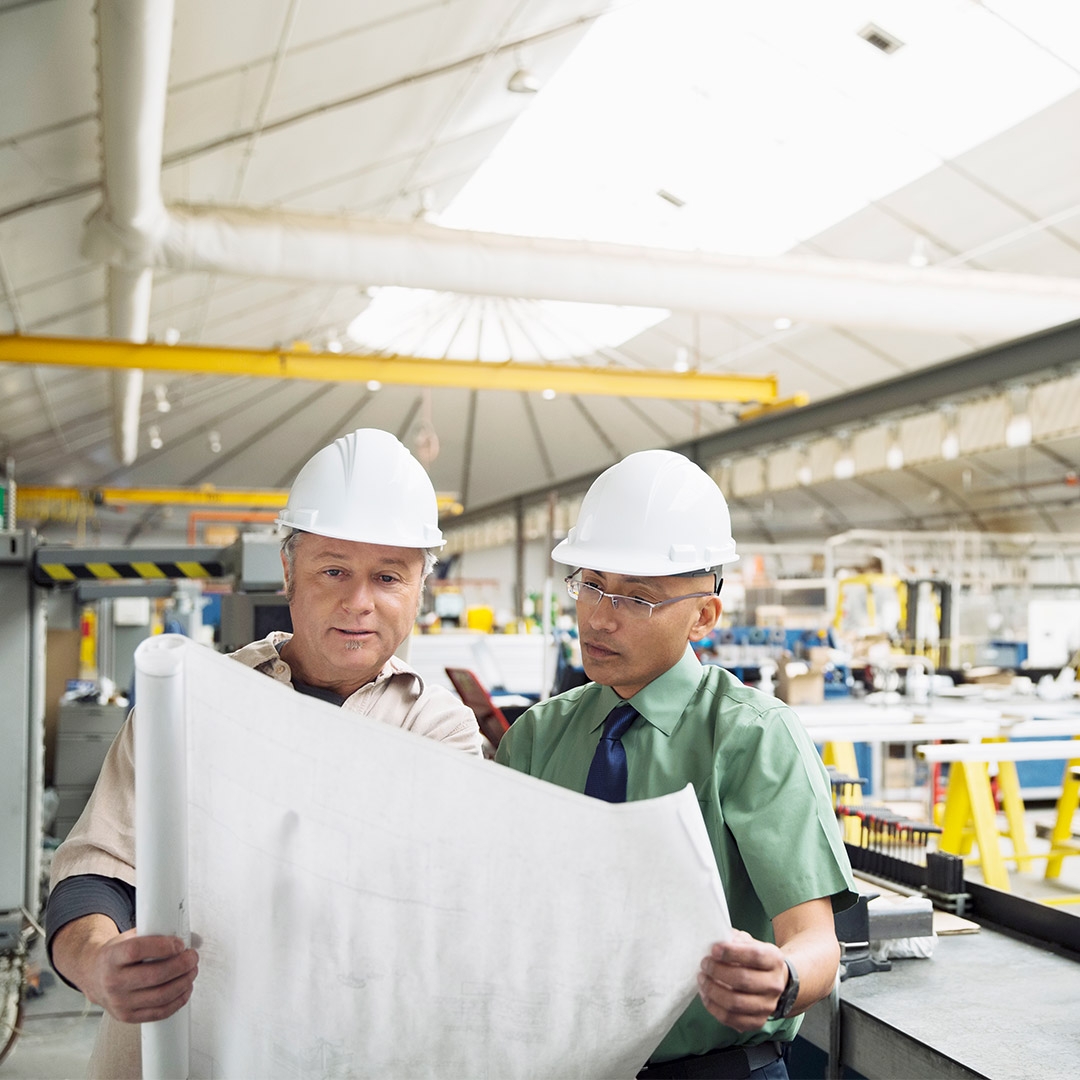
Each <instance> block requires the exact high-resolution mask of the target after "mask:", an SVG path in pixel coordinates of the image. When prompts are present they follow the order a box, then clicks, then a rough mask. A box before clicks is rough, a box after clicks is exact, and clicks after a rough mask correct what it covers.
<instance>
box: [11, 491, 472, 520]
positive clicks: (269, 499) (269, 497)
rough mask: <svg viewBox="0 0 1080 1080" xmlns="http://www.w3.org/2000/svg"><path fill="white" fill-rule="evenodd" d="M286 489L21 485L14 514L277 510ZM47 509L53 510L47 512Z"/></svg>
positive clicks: (447, 505)
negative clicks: (135, 507) (120, 509)
mask: <svg viewBox="0 0 1080 1080" xmlns="http://www.w3.org/2000/svg"><path fill="white" fill-rule="evenodd" d="M288 498H289V492H288V490H287V489H285V488H216V487H213V486H212V485H204V486H201V487H189V488H164V487H160V488H159V487H152V488H121V487H89V488H76V487H47V486H38V487H35V486H33V485H30V484H20V485H19V486H18V487H17V488H16V490H15V513H16V516H17V517H21V518H31V519H37V518H42V517H55V516H59V515H57V513H56V511H57V510H60V509H62V508H65V507H67V508H76V507H82V508H84V509H88V510H90V509H93V508H95V507H99V506H133V505H142V506H213V507H219V508H220V507H229V508H236V509H244V510H264V509H265V510H279V509H280V508H281V507H283V506H284V505H285V503H286V502H287V501H288ZM438 501H439V513H440V514H452V515H453V514H460V513H461V511H462V506H461V503H459V502H458V501H457V498H456V496H453V495H446V494H440V495H438ZM50 511H52V512H51V513H50Z"/></svg>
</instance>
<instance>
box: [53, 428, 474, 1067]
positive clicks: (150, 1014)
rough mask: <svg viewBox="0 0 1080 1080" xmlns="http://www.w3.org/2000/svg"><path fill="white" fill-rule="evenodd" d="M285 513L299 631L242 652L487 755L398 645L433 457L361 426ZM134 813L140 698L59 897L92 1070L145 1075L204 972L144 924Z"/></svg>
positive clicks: (305, 474) (286, 677)
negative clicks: (153, 1028) (95, 1008)
mask: <svg viewBox="0 0 1080 1080" xmlns="http://www.w3.org/2000/svg"><path fill="white" fill-rule="evenodd" d="M278 522H279V524H281V525H282V526H284V527H286V528H287V529H288V530H289V532H288V535H287V536H286V537H285V540H284V542H283V544H282V556H281V557H282V564H283V568H284V575H285V590H286V594H287V596H288V599H289V611H290V614H291V616H292V624H293V632H292V633H291V634H288V633H283V632H280V631H276V632H274V633H272V634H270V635H269V636H268V637H267V638H265V639H263V640H262V641H256V642H253V643H252V644H250V645H246V646H245V647H244V648H242V649H240V650H239V651H237V652H235V653H232V654H231V656H232V657H233V658H234V659H236V660H238V661H239V662H240V663H243V664H246V665H247V666H248V667H251V668H254V669H255V670H256V671H259V672H262V673H263V674H265V675H268V676H270V677H271V678H273V679H277V680H278V681H279V682H284V683H288V684H290V685H291V686H292V687H293V688H294V689H295V690H297V691H298V692H300V693H303V694H308V695H311V696H313V697H318V698H321V699H322V700H324V701H328V702H330V703H331V704H334V705H337V706H340V707H341V708H342V709H345V710H348V711H350V712H356V713H361V714H363V715H366V716H370V717H373V718H374V719H377V720H381V721H383V722H384V723H387V724H392V725H394V726H395V727H400V728H404V729H406V730H409V731H413V732H415V733H417V734H419V735H424V736H426V737H428V738H432V739H438V740H439V741H441V742H443V743H445V744H446V745H447V746H451V747H454V748H456V749H460V750H463V751H465V752H466V753H470V754H477V755H479V754H480V752H481V750H480V747H481V741H480V734H479V729H478V728H477V724H476V718H475V717H474V716H473V714H472V712H471V711H470V710H469V709H468V708H466V707H465V706H464V705H463V704H462V703H461V702H460V701H459V700H458V699H457V698H456V697H455V696H454V695H453V694H451V693H450V692H449V691H447V690H445V689H443V688H442V687H437V686H426V685H425V684H424V682H423V680H422V679H421V678H420V676H419V675H418V674H417V673H416V672H415V671H413V670H412V669H411V668H410V667H409V666H408V665H407V664H405V663H403V662H402V661H401V660H399V659H398V658H397V657H396V656H395V655H394V652H395V650H396V649H397V648H398V647H399V646H400V645H401V644H402V642H403V641H404V640H405V639H406V637H407V636H408V635H409V633H410V632H411V629H412V626H413V622H414V620H415V618H416V615H417V612H418V610H419V607H420V600H421V593H422V589H423V584H424V579H425V578H426V577H427V575H428V574H429V573H430V571H431V569H432V568H433V566H434V565H435V562H436V557H435V552H436V551H437V550H438V549H439V548H441V547H442V545H443V543H444V541H443V537H442V533H441V532H440V530H439V526H438V504H437V500H436V497H435V491H434V488H433V487H432V485H431V481H430V480H429V479H428V476H427V473H426V472H425V471H424V469H423V467H422V466H421V465H420V463H419V462H418V461H417V460H416V459H415V458H414V457H413V456H412V455H411V454H410V453H409V451H408V450H407V449H406V448H405V447H404V446H403V445H402V444H401V443H400V442H398V440H397V439H395V438H394V437H393V436H392V435H390V434H389V433H388V432H385V431H380V430H377V429H373V428H367V429H361V430H358V431H355V432H353V433H352V434H350V435H346V436H344V437H343V438H341V439H338V440H337V441H336V442H334V443H333V444H331V445H330V446H327V447H324V448H323V449H322V450H320V451H319V452H318V453H317V454H316V455H315V456H314V457H313V458H312V459H311V460H310V461H309V462H308V463H307V464H306V465H305V466H304V468H303V469H302V470H301V471H300V473H299V475H298V476H297V478H296V481H295V482H294V484H293V486H292V489H291V490H290V493H289V500H288V505H287V506H286V508H285V509H284V510H283V511H282V513H281V516H280V517H279V519H278ZM134 821H135V774H134V713H133V714H132V715H131V716H129V717H128V719H127V722H126V723H125V725H124V727H123V728H122V729H121V731H120V733H119V735H118V736H117V738H116V741H115V742H114V744H113V746H112V748H111V749H110V751H109V755H108V758H107V759H106V761H105V764H104V766H103V768H102V771H101V775H100V777H99V779H98V783H97V786H96V787H95V789H94V793H93V795H92V796H91V799H90V801H89V803H88V804H87V807H86V810H85V812H84V813H83V815H82V817H81V818H80V819H79V821H78V822H77V823H76V824H75V827H74V828H73V829H72V831H71V834H70V835H69V836H68V838H67V840H66V841H65V842H64V843H63V844H62V845H61V846H60V848H59V850H58V851H57V852H56V856H55V858H54V861H53V867H52V892H51V895H50V897H49V906H48V909H47V912H46V924H47V944H48V948H49V954H50V956H51V958H52V962H53V966H54V967H55V968H56V970H57V971H58V972H59V973H60V975H61V976H62V977H63V978H64V979H65V980H66V981H67V982H69V983H70V984H71V985H73V986H75V987H77V988H78V989H80V990H82V992H83V993H84V994H85V995H86V996H87V997H88V998H89V999H90V1000H91V1001H93V1002H94V1003H96V1004H98V1005H101V1006H102V1008H103V1009H104V1010H105V1017H104V1019H103V1023H102V1026H101V1031H100V1033H99V1036H98V1044H97V1046H96V1047H95V1051H94V1056H93V1058H92V1060H91V1075H98V1076H108V1077H127V1076H132V1077H137V1076H140V1075H141V1068H140V1059H139V1038H138V1030H139V1029H138V1026H137V1025H138V1024H140V1023H144V1022H146V1021H152V1020H161V1019H164V1018H165V1017H167V1016H170V1015H172V1014H173V1013H174V1012H176V1010H177V1009H179V1008H181V1007H182V1006H183V1005H184V1004H185V1003H186V1002H187V1001H188V999H189V998H190V996H191V992H192V987H193V984H194V980H195V976H196V974H197V972H198V956H197V954H196V953H195V950H194V949H191V948H187V947H185V944H184V942H182V941H181V940H180V939H179V938H174V937H163V936H144V937H139V936H136V931H135V928H134V925H135V845H134ZM252 901H253V902H254V903H258V902H259V898H258V897H253V898H252Z"/></svg>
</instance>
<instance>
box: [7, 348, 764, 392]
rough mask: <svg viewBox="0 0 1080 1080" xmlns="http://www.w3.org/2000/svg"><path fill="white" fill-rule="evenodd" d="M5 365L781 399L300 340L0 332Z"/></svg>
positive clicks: (701, 381)
mask: <svg viewBox="0 0 1080 1080" xmlns="http://www.w3.org/2000/svg"><path fill="white" fill-rule="evenodd" d="M0 363H6V364H57V365H62V366H66V367H100V368H113V369H116V368H120V369H125V368H126V369H136V370H143V371H181V372H190V373H196V374H202V375H229V376H242V377H247V378H264V379H307V380H310V381H313V382H373V381H374V382H379V383H383V384H393V385H405V386H424V387H432V388H436V387H464V388H466V389H471V390H525V391H530V392H537V393H542V392H543V391H545V390H554V391H556V392H557V393H563V394H594V395H602V396H614V397H630V398H658V399H667V400H673V401H730V402H739V403H744V404H751V403H753V404H761V405H767V404H770V403H771V402H774V401H775V400H776V395H777V379H776V376H775V375H732V374H707V373H703V372H697V371H685V372H675V371H660V370H657V369H645V370H639V369H632V368H618V367H586V366H584V365H581V366H579V365H574V364H546V363H535V364H530V363H523V362H520V361H513V360H508V361H504V362H498V363H489V362H487V361H480V360H431V359H425V358H422V357H416V356H398V355H392V356H373V355H370V354H363V355H359V354H348V355H343V354H339V353H319V352H312V351H310V350H308V349H306V348H305V347H303V346H302V345H301V344H300V343H294V344H293V345H292V346H291V347H289V348H283V349H232V348H223V347H217V346H206V345H162V344H158V343H155V342H148V343H146V344H136V343H134V342H130V341H114V340H109V339H101V338H58V337H31V336H26V335H22V334H3V335H0Z"/></svg>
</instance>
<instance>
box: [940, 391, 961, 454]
mask: <svg viewBox="0 0 1080 1080" xmlns="http://www.w3.org/2000/svg"><path fill="white" fill-rule="evenodd" d="M941 416H942V423H943V424H944V425H945V433H944V435H942V437H941V456H942V457H943V458H944V459H945V460H946V461H955V460H956V459H957V458H958V457H959V456H960V436H959V435H958V434H957V431H956V406H955V405H946V406H945V407H944V408H943V409H942V410H941Z"/></svg>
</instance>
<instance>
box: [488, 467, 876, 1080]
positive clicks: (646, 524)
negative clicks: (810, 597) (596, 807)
mask: <svg viewBox="0 0 1080 1080" xmlns="http://www.w3.org/2000/svg"><path fill="white" fill-rule="evenodd" d="M552 557H553V558H554V559H555V560H556V561H557V562H561V563H564V564H568V565H570V566H574V567H577V568H578V569H577V570H576V571H575V572H574V573H572V574H571V575H570V576H569V577H568V578H567V579H566V584H567V588H568V590H569V593H570V596H571V597H572V598H573V599H574V600H576V601H577V618H578V630H579V635H580V640H581V655H582V662H583V664H584V667H585V673H586V674H587V675H588V676H589V678H590V679H592V680H593V681H592V682H591V683H589V684H588V685H586V686H583V687H577V688H575V689H573V690H569V691H567V692H566V693H565V694H561V695H559V696H557V697H554V698H551V699H550V700H549V701H547V702H544V703H542V704H540V705H536V706H534V707H533V708H532V709H530V710H529V711H528V712H526V713H525V714H524V715H523V716H521V717H520V718H519V719H518V720H517V721H515V723H514V724H513V726H512V727H511V728H510V730H509V731H508V732H507V734H506V735H505V736H504V737H503V739H502V741H501V742H500V744H499V749H498V753H497V754H496V760H497V761H499V762H501V763H502V764H505V765H509V766H511V767H512V768H515V769H519V770H521V771H522V772H527V773H530V774H531V775H533V776H537V777H540V778H541V779H543V780H549V781H551V782H553V783H556V784H560V785H562V786H563V787H567V788H571V789H573V790H575V791H583V792H584V793H585V794H587V795H595V796H596V797H598V798H603V799H606V800H608V801H609V802H621V801H623V800H626V799H645V798H650V797H654V796H659V795H666V794H669V793H671V792H673V791H678V790H679V789H681V788H683V787H684V786H685V785H686V784H688V783H690V784H693V785H694V788H695V789H696V791H697V796H698V803H699V806H700V808H701V812H702V816H703V817H704V820H705V825H706V828H707V829H708V833H709V837H710V839H711V841H712V845H713V851H714V853H715V855H716V862H717V866H718V867H719V870H720V877H721V879H722V880H723V883H724V888H725V891H726V893H727V900H728V907H729V910H730V913H731V919H732V925H733V926H734V928H735V932H734V933H733V935H732V936H731V937H730V938H729V939H728V940H726V941H722V942H717V943H716V944H715V945H713V947H712V948H711V950H710V952H709V955H708V956H706V957H705V958H704V959H703V960H702V964H701V970H700V972H699V973H698V985H699V988H700V997H699V999H695V1001H694V1002H693V1003H692V1004H691V1006H690V1007H689V1008H688V1009H687V1011H686V1012H685V1013H684V1014H683V1015H682V1017H681V1018H680V1019H679V1020H678V1022H677V1023H676V1025H675V1027H674V1028H673V1029H672V1030H671V1031H670V1032H669V1033H668V1035H667V1036H666V1037H665V1038H664V1040H663V1041H662V1042H661V1043H660V1045H659V1046H658V1047H657V1048H656V1049H655V1050H654V1052H653V1054H652V1057H651V1058H650V1061H649V1063H648V1065H647V1066H646V1068H645V1069H644V1070H643V1072H642V1073H641V1076H642V1077H643V1078H647V1080H652V1078H653V1077H716V1078H723V1077H729V1076H731V1077H735V1076H739V1077H746V1076H752V1077H756V1078H760V1080H765V1078H768V1080H782V1078H785V1077H787V1068H786V1064H785V1058H786V1054H785V1047H786V1044H787V1043H788V1042H789V1041H790V1040H791V1039H792V1038H794V1036H795V1032H796V1031H797V1029H798V1026H799V1019H798V1014H799V1013H801V1012H802V1011H804V1010H805V1009H806V1008H808V1007H809V1006H810V1005H811V1004H813V1003H814V1002H815V1001H817V1000H818V999H819V998H821V997H824V996H825V995H826V994H828V993H829V991H830V990H831V988H832V986H833V983H834V980H835V977H836V971H837V965H838V963H839V958H840V950H839V946H838V944H837V940H836V935H835V931H834V926H833V911H834V910H839V909H841V908H843V907H847V906H849V905H850V904H852V903H853V902H854V901H855V899H856V894H855V893H854V891H853V890H854V886H853V882H852V877H851V868H850V866H849V864H848V859H847V855H846V852H845V850H844V845H843V842H842V839H841V836H840V831H839V828H838V826H837V823H836V819H835V816H834V813H833V809H832V803H831V795H830V788H829V783H828V779H827V775H826V772H825V769H824V767H823V766H822V763H821V760H820V758H819V757H818V755H817V753H816V751H815V749H814V746H813V744H812V743H811V742H810V740H809V738H808V737H807V735H806V732H805V731H804V729H803V727H802V724H801V723H800V722H799V719H798V717H797V716H796V715H795V714H794V713H793V712H792V711H791V709H789V708H788V707H787V706H786V705H784V704H783V703H782V702H780V701H777V700H776V699H775V698H772V697H768V696H766V695H765V694H762V693H759V692H758V691H756V690H753V689H750V688H748V687H746V686H744V685H743V684H742V683H741V682H739V680H738V679H736V678H735V677H734V676H733V675H731V674H730V673H729V672H727V671H725V670H724V669H723V668H720V667H716V666H705V667H703V666H702V665H701V664H700V663H699V662H698V659H697V657H696V656H695V655H694V652H693V649H692V648H691V646H690V643H691V642H693V641H698V640H700V639H702V638H704V637H705V636H706V635H707V634H708V633H709V631H711V630H712V629H713V627H715V626H716V624H717V621H718V620H719V618H720V612H721V605H720V598H719V592H720V585H721V577H720V571H721V570H722V568H723V566H724V565H725V564H727V563H732V562H734V561H735V560H736V559H737V558H738V556H737V555H736V554H735V541H734V540H733V539H732V536H731V518H730V514H729V512H728V507H727V503H726V501H725V500H724V496H723V494H722V493H721V491H720V489H719V488H718V487H717V486H716V484H715V483H714V482H713V480H712V479H711V478H710V477H709V476H708V475H707V474H706V473H705V472H703V471H702V470H701V469H700V468H698V466H697V465H695V464H694V463H693V462H691V461H690V460H689V459H687V458H685V457H683V456H682V455H680V454H675V453H671V452H670V451H667V450H646V451H643V452H641V453H637V454H631V455H630V456H629V457H627V458H625V459H624V460H623V461H621V462H619V463H618V464H617V465H613V466H612V467H611V468H610V469H608V470H607V471H606V472H604V473H603V474H602V475H601V476H600V477H599V478H598V479H597V480H596V482H595V483H594V484H593V486H592V487H591V488H590V489H589V491H588V493H587V494H586V496H585V498H584V500H583V502H582V504H581V513H580V515H579V518H578V522H577V525H576V526H575V527H574V528H573V529H571V530H570V533H569V535H568V536H567V538H566V539H565V540H564V541H563V542H562V543H560V544H559V545H558V546H557V547H556V548H555V550H554V551H553V552H552ZM657 933H658V934H662V933H663V927H657Z"/></svg>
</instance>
